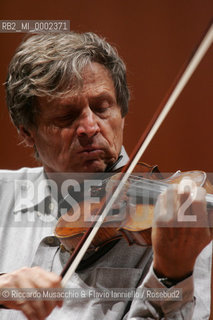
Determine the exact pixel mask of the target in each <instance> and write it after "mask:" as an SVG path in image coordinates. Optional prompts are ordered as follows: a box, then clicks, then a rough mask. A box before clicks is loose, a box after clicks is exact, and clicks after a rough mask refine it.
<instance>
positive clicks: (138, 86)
mask: <svg viewBox="0 0 213 320" xmlns="http://www.w3.org/2000/svg"><path fill="white" fill-rule="evenodd" d="M212 16H213V2H212V0H187V1H186V0H173V1H172V0H162V1H158V0H155V1H154V0H149V1H148V0H126V1H125V0H107V1H106V0H101V1H100V0H78V1H76V0H60V1H58V2H56V3H54V2H53V1H52V0H51V1H50V0H46V1H41V0H38V1H29V0H28V1H25V0H22V1H17V2H16V3H15V1H8V0H1V4H0V19H1V20H5V19H7V20H11V19H17V20H30V19H32V20H44V19H49V20H50V19H57V20H59V19H64V20H70V26H71V30H75V31H93V32H96V33H98V34H100V35H102V36H104V37H105V38H106V39H107V40H108V41H110V42H111V43H112V44H114V45H115V46H116V47H117V49H118V51H119V53H120V55H121V56H122V57H123V58H124V61H125V62H126V64H127V69H128V82H129V85H130V89H131V95H132V98H131V102H130V111H129V115H128V117H127V119H126V125H125V137H124V141H125V146H126V149H127V151H128V153H131V151H132V150H133V148H134V145H135V143H136V142H137V140H138V139H139V137H140V134H141V133H142V132H143V130H144V129H145V127H146V125H147V124H148V122H149V120H150V119H151V117H152V115H153V113H154V111H155V110H156V108H157V107H158V105H159V103H160V102H161V100H162V99H163V97H164V96H165V94H166V92H167V90H168V88H169V87H170V85H171V83H172V82H173V80H174V78H175V76H176V75H177V73H178V71H179V69H180V68H181V66H182V65H183V63H184V62H185V61H186V60H187V59H188V58H189V57H190V55H191V53H192V51H193V50H194V48H195V47H196V44H197V43H198V42H199V39H200V38H201V36H202V34H203V33H204V31H205V30H206V28H207V26H208V25H209V23H210V20H211V18H212ZM23 37H24V34H23V33H16V34H15V33H1V34H0V43H1V50H0V61H1V64H0V70H1V72H0V84H1V86H0V97H1V100H0V101H1V109H0V110H1V111H0V150H1V156H0V168H7V169H16V168H20V167H22V166H36V165H37V163H36V162H35V160H34V159H33V155H32V150H31V149H29V148H26V147H24V145H23V144H21V145H20V140H19V139H18V137H17V133H16V129H15V128H14V127H13V125H12V124H11V123H10V120H9V117H8V114H7V108H6V104H5V94H4V89H3V85H2V84H3V82H4V81H5V78H6V73H7V66H8V64H9V61H10V59H11V57H12V55H13V53H14V50H15V48H16V47H17V45H18V44H19V43H20V41H21V40H22V38H23ZM212 49H213V46H211V48H210V50H209V51H208V53H207V55H206V56H205V58H204V59H203V61H202V62H201V64H200V65H199V67H198V69H197V70H196V72H195V73H194V75H193V77H192V78H191V80H190V82H189V83H188V85H187V86H186V87H185V89H184V91H183V93H182V94H181V96H180V98H179V99H178V101H177V102H176V103H175V105H174V107H173V109H172V111H171V112H170V114H169V115H168V117H167V118H166V120H165V122H164V123H163V125H162V126H161V128H160V130H159V131H158V133H157V135H156V136H155V137H154V139H153V141H152V142H151V144H150V146H149V147H148V149H147V151H146V152H145V153H144V156H143V160H144V161H145V162H148V163H151V164H158V165H159V167H160V169H161V170H162V171H167V172H172V171H175V170H177V169H181V170H192V169H200V170H204V171H207V172H212V171H213V160H212V156H213V139H212V131H213V124H212V122H213V105H212V102H213V68H212V67H213V63H212V62H213V61H212V57H213V55H212V54H213V50H212Z"/></svg>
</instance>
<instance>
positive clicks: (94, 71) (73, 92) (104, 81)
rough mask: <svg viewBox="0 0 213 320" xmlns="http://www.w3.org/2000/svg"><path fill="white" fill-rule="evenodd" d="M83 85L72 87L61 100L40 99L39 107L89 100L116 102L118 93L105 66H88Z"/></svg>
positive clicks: (84, 70) (82, 74) (83, 74)
mask: <svg viewBox="0 0 213 320" xmlns="http://www.w3.org/2000/svg"><path fill="white" fill-rule="evenodd" d="M81 76H82V85H81V87H80V88H78V89H74V88H73V86H72V84H71V85H70V92H68V93H66V94H64V95H62V97H60V98H53V99H52V98H51V99H49V98H45V97H42V98H38V105H39V106H42V105H44V104H45V105H46V106H47V105H51V106H53V105H55V104H56V105H57V106H58V108H60V107H59V106H61V107H63V106H66V105H68V104H70V103H74V104H79V105H80V104H81V102H82V103H84V102H85V100H87V99H94V98H96V97H97V98H98V99H100V98H101V97H102V98H106V99H107V98H109V99H111V100H113V101H114V102H116V92H115V87H114V82H113V80H112V77H111V75H110V72H109V70H108V69H106V68H105V67H104V66H103V65H101V64H99V63H97V62H92V63H90V64H88V65H87V66H86V67H85V68H84V69H83V71H82V73H81Z"/></svg>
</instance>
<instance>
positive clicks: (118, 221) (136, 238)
mask: <svg viewBox="0 0 213 320" xmlns="http://www.w3.org/2000/svg"><path fill="white" fill-rule="evenodd" d="M142 169H143V171H144V173H142V172H141V173H140V171H142ZM147 169H150V171H147ZM136 171H137V172H135V173H134V174H132V175H131V176H130V177H129V179H128V181H127V182H126V185H125V186H124V187H123V188H124V191H123V193H121V199H119V201H117V203H116V204H115V208H114V210H113V209H112V210H111V211H110V212H109V214H108V216H107V217H106V218H105V220H104V221H103V223H102V226H101V227H100V229H99V230H98V232H97V234H96V235H95V237H94V239H93V240H92V242H91V245H90V247H89V248H88V250H89V251H91V252H92V251H97V250H98V249H99V248H100V247H102V246H104V245H106V244H108V243H109V242H111V241H114V240H116V239H120V238H122V237H124V238H125V239H126V240H127V242H128V243H129V245H132V244H138V245H142V246H144V245H145V246H147V245H151V244H152V243H151V229H152V224H153V218H154V207H155V203H156V201H157V198H158V196H159V194H161V193H162V192H163V191H165V190H166V189H167V188H168V187H169V185H170V184H179V183H180V182H181V181H182V180H183V179H190V181H193V183H194V185H195V186H197V187H203V188H205V190H206V191H207V195H206V203H207V208H208V209H210V208H212V207H213V185H212V184H211V183H210V182H209V180H208V179H207V175H206V173H205V172H203V171H188V172H180V171H177V172H176V173H175V174H173V175H172V176H169V177H167V178H164V179H163V178H162V174H161V173H160V172H159V171H158V167H157V166H149V165H147V164H145V163H139V164H138V165H137V167H136ZM116 176H118V179H116V178H115V177H116ZM147 176H148V177H147ZM159 176H160V178H161V179H159ZM115 177H114V176H113V178H112V177H110V178H108V179H106V180H107V181H104V182H103V187H99V188H98V191H97V190H95V191H96V192H95V194H94V191H93V194H94V195H95V196H97V195H98V194H101V195H102V198H101V200H100V203H93V204H92V205H91V204H90V203H89V204H88V205H87V201H85V202H84V203H82V204H80V205H79V207H80V214H79V215H78V216H79V219H77V221H72V216H73V209H70V210H69V211H68V212H67V213H66V214H65V215H63V216H61V217H60V218H59V220H58V223H57V225H56V228H55V236H56V237H57V238H58V239H59V240H60V242H61V244H62V249H65V250H66V251H69V252H70V253H72V252H73V250H74V248H75V247H76V245H77V244H78V242H79V241H80V238H81V237H82V236H83V235H84V234H85V233H86V231H87V229H88V228H89V227H90V225H91V221H87V217H88V216H90V217H93V218H96V219H97V216H96V214H97V212H98V209H99V207H100V206H101V205H102V204H103V202H104V201H106V197H107V196H106V189H107V186H108V184H110V188H111V187H112V182H114V183H116V182H117V181H118V180H119V177H120V174H119V173H117V174H115ZM103 189H104V195H103ZM113 211H115V213H113ZM116 212H118V213H117V214H116Z"/></svg>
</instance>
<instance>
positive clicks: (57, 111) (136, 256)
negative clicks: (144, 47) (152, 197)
mask: <svg viewBox="0 0 213 320" xmlns="http://www.w3.org/2000/svg"><path fill="white" fill-rule="evenodd" d="M6 89H7V103H8V108H9V112H10V115H11V118H12V120H13V122H14V124H15V126H16V127H17V129H18V132H19V134H20V136H21V137H22V138H23V140H24V142H25V143H26V145H27V146H30V147H33V148H34V150H35V153H36V156H37V159H38V160H39V161H40V163H41V165H42V167H39V168H32V169H29V168H23V169H21V170H18V171H15V172H12V171H2V172H1V198H0V202H1V234H0V238H1V248H0V251H1V260H0V265H1V269H0V271H1V272H2V275H1V277H0V288H17V289H21V288H27V289H28V288H31V289H33V288H49V289H56V288H60V286H61V284H60V283H61V277H60V276H59V274H60V272H61V271H62V269H63V267H64V265H65V263H66V262H67V260H68V256H69V253H68V252H67V251H66V250H64V249H63V248H61V246H60V243H59V240H58V239H57V238H56V237H55V236H54V234H53V222H54V223H55V222H56V221H57V219H58V216H59V215H60V214H62V213H63V212H64V211H66V208H69V209H70V208H71V207H73V206H72V204H73V203H74V202H73V200H74V199H75V196H76V197H77V198H78V201H80V200H82V199H83V198H84V195H85V190H84V189H82V185H83V182H84V179H87V180H88V177H89V174H92V177H94V175H93V174H94V173H98V174H99V173H105V172H111V171H115V170H117V169H119V168H120V167H122V166H123V165H125V164H126V163H127V162H128V156H127V154H126V152H125V150H124V148H123V147H122V144H123V128H124V119H125V115H126V114H127V110H128V99H129V91H128V88H127V84H126V71H125V65H124V63H123V61H122V60H121V59H120V58H119V56H118V54H117V52H116V51H115V49H113V48H112V47H111V46H110V45H109V44H108V43H107V42H106V41H104V40H103V39H101V38H100V37H98V36H97V35H95V34H93V33H83V34H78V33H66V34H42V35H34V36H32V37H30V38H28V39H27V40H26V41H25V42H23V43H22V44H21V45H20V47H19V48H18V50H17V52H16V53H15V55H14V57H13V59H12V61H11V64H10V67H9V73H8V78H7V82H6ZM70 174H72V175H71V176H70ZM70 177H71V178H72V179H71V178H70ZM73 177H75V179H73ZM74 180H75V183H73V181H74ZM187 195H188V194H187V193H185V194H179V193H178V187H176V186H174V187H173V188H171V189H169V190H168V191H167V193H165V194H163V195H161V196H160V199H159V201H158V203H157V206H156V209H155V216H156V217H155V222H154V226H153V232H152V242H153V252H154V259H153V258H152V250H151V248H150V247H141V246H139V245H137V244H134V245H132V246H129V245H128V244H127V242H126V241H125V240H124V239H114V240H113V241H111V242H110V243H108V242H107V243H106V245H104V246H102V247H101V248H100V249H97V250H96V248H94V249H93V250H90V252H88V254H86V256H85V257H84V258H83V261H82V262H81V263H80V265H79V267H78V269H77V271H76V273H75V274H74V275H73V276H72V277H71V278H70V280H69V282H68V284H67V288H68V289H69V290H74V291H76V292H86V293H88V295H89V296H88V297H85V296H81V297H80V298H79V297H77V298H76V296H74V297H72V298H70V299H65V300H64V303H63V306H62V301H61V300H60V299H59V300H54V299H52V300H51V299H50V300H45V299H42V298H40V299H22V298H20V296H18V297H17V298H13V299H12V296H11V295H10V297H9V298H8V299H1V300H2V301H1V304H2V309H1V310H0V313H1V319H23V318H25V316H26V317H27V318H28V319H45V318H46V317H48V319H79V318H80V317H81V318H82V319H89V320H91V319H112V320H113V319H133V318H134V319H160V318H165V319H191V317H192V314H193V309H194V305H195V299H194V298H193V276H192V273H193V269H194V264H195V260H196V258H197V256H198V255H199V254H200V252H201V251H202V250H203V248H204V247H206V246H207V245H208V243H209V242H210V240H211V236H210V230H209V228H208V223H207V220H208V217H207V213H206V207H205V192H204V190H203V189H201V188H199V189H198V190H197V193H196V196H195V199H194V200H193V201H191V203H190V206H189V209H188V210H187V213H188V212H189V211H190V210H191V212H190V214H191V215H196V217H197V221H198V222H197V224H196V222H195V223H194V224H193V228H190V229H189V227H190V224H188V223H186V222H184V223H182V224H181V225H180V228H176V227H173V224H172V221H175V220H176V218H177V213H178V210H179V208H180V207H181V205H182V204H183V203H184V200H185V198H186V197H187ZM70 199H71V200H72V201H71V200H70ZM79 199H80V200H79ZM76 202H77V201H75V204H76ZM67 204H68V205H67ZM66 205H67V207H66ZM55 208H57V210H55ZM73 211H74V213H75V210H73ZM162 222H163V223H165V222H166V223H168V224H169V227H168V228H162V227H161V223H162ZM201 222H202V223H203V225H204V227H203V228H197V227H198V226H199V224H200V223H201ZM103 248H104V249H103ZM192 248H193V249H192ZM204 250H205V249H204ZM208 252H209V251H208ZM205 254H206V256H205V259H203V260H202V262H203V261H204V262H203V263H205V266H206V267H207V268H209V269H206V273H209V274H210V268H211V265H210V255H209V256H208V254H207V253H206V252H205ZM152 260H153V263H152ZM209 274H208V276H209ZM207 279H208V277H207ZM207 281H208V280H207ZM116 288H119V290H124V291H125V290H127V291H128V290H130V289H136V288H137V289H138V290H139V292H143V293H144V292H145V290H144V289H145V288H146V289H147V290H148V289H149V288H159V289H162V290H166V289H167V288H171V289H173V288H174V289H178V288H180V289H181V291H176V292H177V293H176V298H180V299H173V300H172V299H169V300H168V299H163V300H162V299H161V300H158V299H157V298H156V299H155V298H154V299H150V298H149V297H148V296H147V295H146V294H143V295H142V296H141V297H140V299H138V298H137V297H136V296H133V297H132V298H130V299H126V298H121V297H120V298H119V299H112V298H111V299H109V298H108V299H107V298H106V297H105V298H104V297H103V296H102V297H100V296H96V295H93V296H90V292H91V291H90V290H93V289H94V290H95V292H96V291H98V290H105V291H104V292H106V291H107V290H108V289H110V290H112V289H116ZM140 289H141V290H140ZM2 290H3V289H2ZM79 290H80V291H79ZM206 290H207V291H208V290H209V283H208V282H207V287H206ZM8 292H9V291H8ZM92 292H93V291H92ZM180 294H182V296H181V295H180ZM207 296H208V292H207ZM3 297H4V296H3ZM202 299H203V300H202ZM200 301H201V302H200ZM203 301H207V300H206V297H199V296H198V297H197V305H198V306H199V310H200V306H202V302H203ZM199 303H200V304H199ZM57 307H60V308H57ZM5 308H7V310H5ZM12 309H16V310H19V311H16V310H12ZM20 311H22V312H20ZM199 312H201V313H200V314H199V315H198V313H196V314H197V315H198V318H197V319H201V317H200V315H202V316H203V314H204V316H206V314H208V313H209V309H208V308H207V310H206V309H205V308H204V309H202V311H199ZM202 312H203V313H202ZM205 313H206V314H205ZM196 314H195V318H196ZM202 319H204V318H202Z"/></svg>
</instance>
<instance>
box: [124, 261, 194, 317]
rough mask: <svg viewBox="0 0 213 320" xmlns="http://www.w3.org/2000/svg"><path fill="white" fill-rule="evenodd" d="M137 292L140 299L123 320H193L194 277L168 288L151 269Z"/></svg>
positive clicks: (135, 300) (135, 299)
mask: <svg viewBox="0 0 213 320" xmlns="http://www.w3.org/2000/svg"><path fill="white" fill-rule="evenodd" d="M137 290H138V293H139V294H138V296H139V295H140V298H138V296H136V297H135V298H134V300H133V301H132V304H131V307H130V310H129V312H128V314H126V315H125V317H124V318H123V320H140V319H149V320H152V319H167V320H181V319H184V320H190V319H192V316H193V311H194V306H195V298H194V297H193V291H194V287H193V276H190V277H188V278H186V279H185V280H183V281H181V282H179V283H178V284H176V285H175V286H173V287H171V288H167V287H165V286H164V285H163V284H162V283H161V282H160V281H159V279H158V278H157V277H156V275H155V273H154V271H153V267H151V268H150V270H149V272H148V274H147V276H146V277H145V279H144V281H143V283H142V284H141V285H140V286H139V287H138V289H137Z"/></svg>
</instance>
